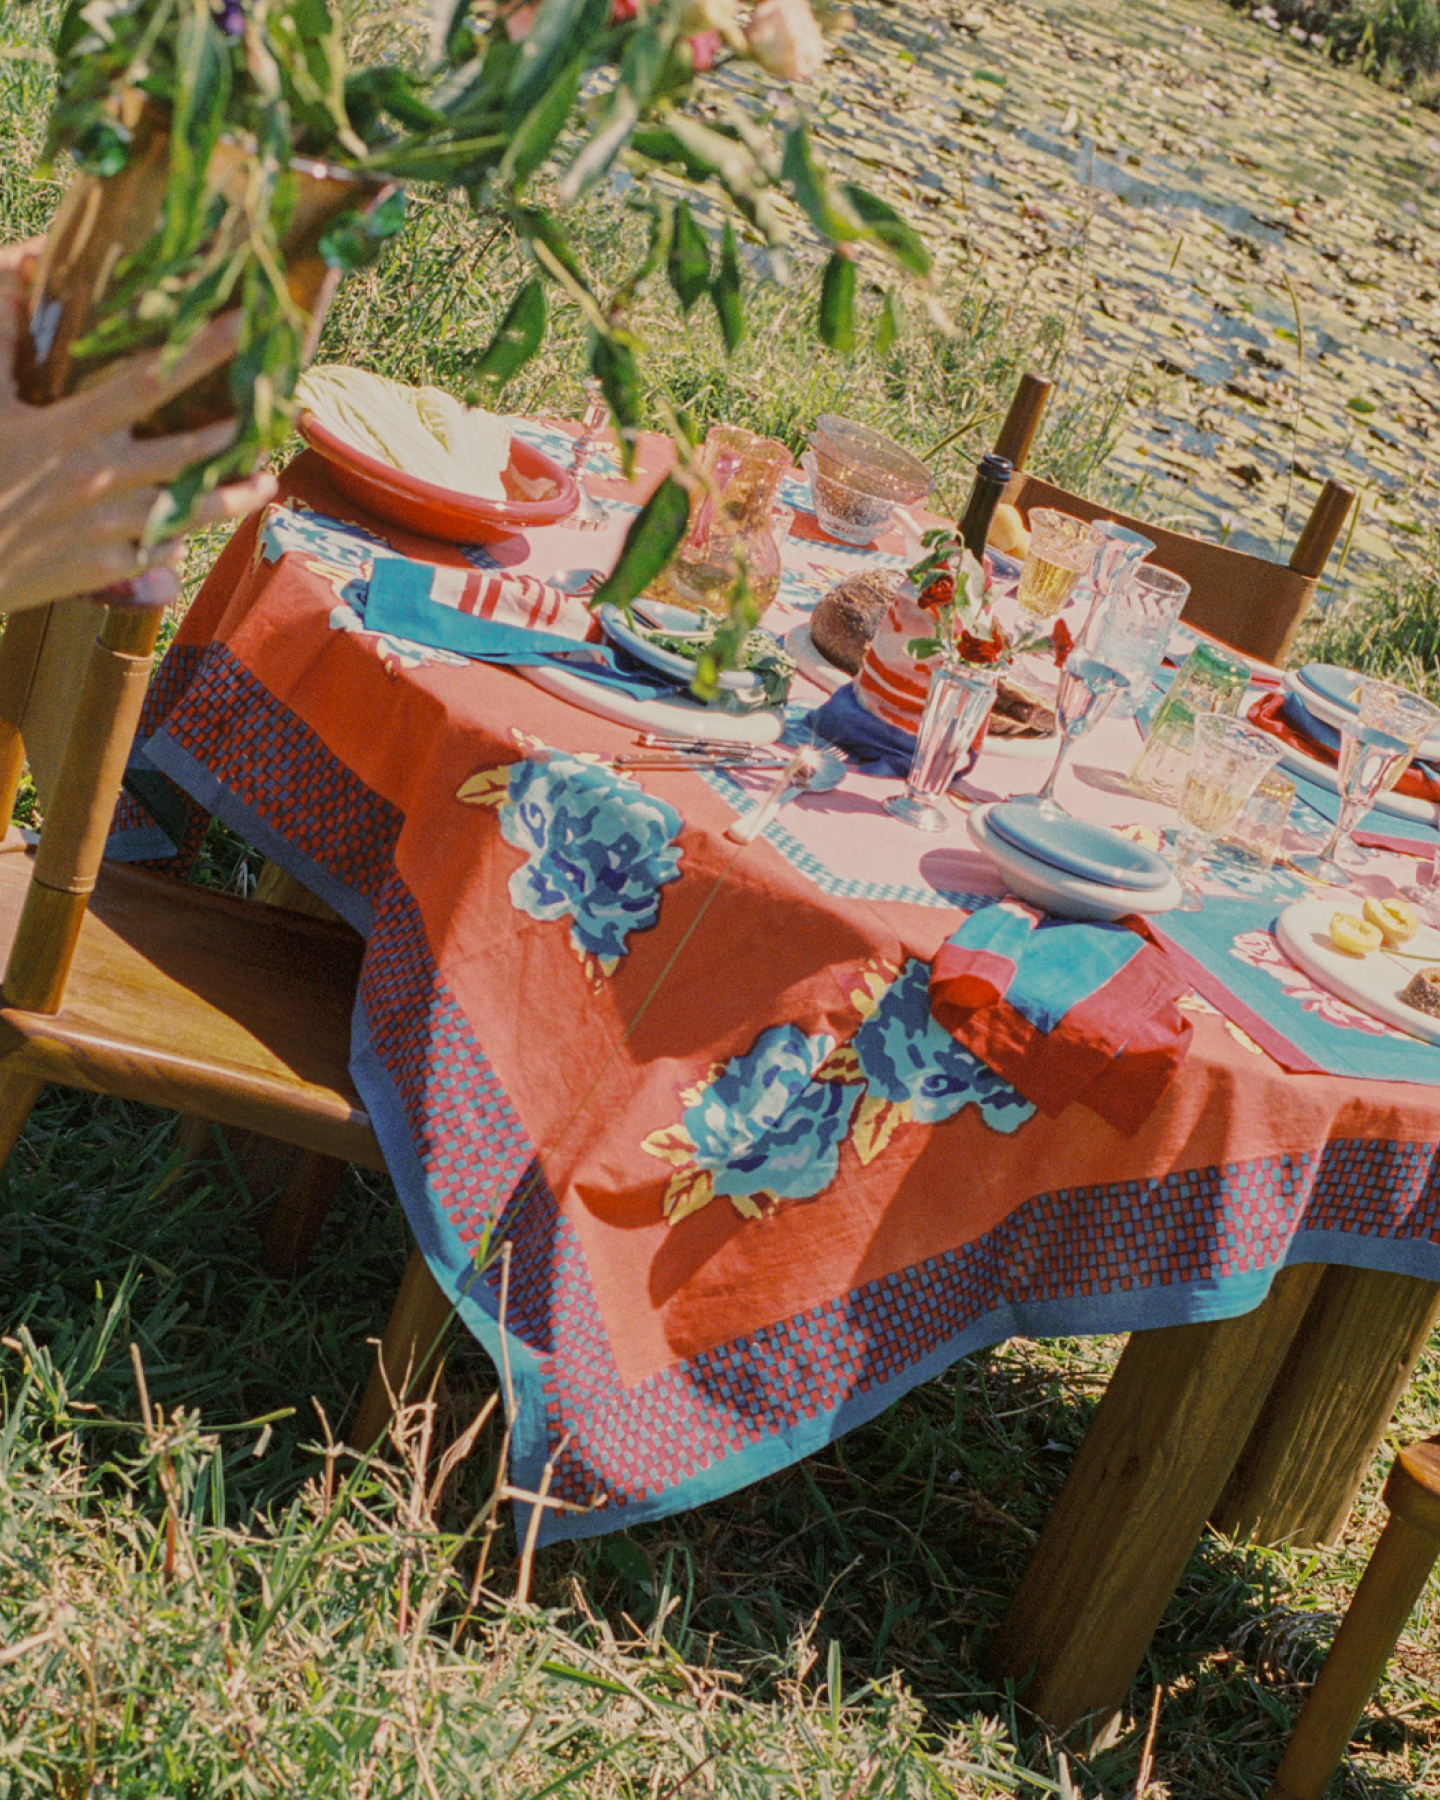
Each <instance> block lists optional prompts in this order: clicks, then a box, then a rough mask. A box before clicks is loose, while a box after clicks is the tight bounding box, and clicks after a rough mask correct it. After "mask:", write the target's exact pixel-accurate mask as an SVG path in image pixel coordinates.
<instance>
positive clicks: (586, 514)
mask: <svg viewBox="0 0 1440 1800" xmlns="http://www.w3.org/2000/svg"><path fill="white" fill-rule="evenodd" d="M609 416H610V413H609V408H608V407H607V406H606V404H605V394H604V390H603V389H602V387H601V385H600V383H599V382H598V381H597V380H596V379H595V377H594V376H593V375H587V376H586V377H585V410H584V412H583V413H581V415H580V435H579V436H578V437H577V438H576V440H575V455H574V459H573V460H572V462H571V464H570V473H571V474H572V475H573V476H574V477H575V485H576V487H577V488H578V489H579V490H580V500H579V504H578V505H577V506H576V508H575V510H574V512H573V513H572V514H571V515H570V517H569V519H568V520H567V521H566V522H567V523H568V524H569V525H570V526H572V527H573V528H574V529H575V530H578V531H599V530H600V528H601V527H602V526H604V525H607V524H608V523H609V518H608V516H607V514H606V512H605V508H604V507H603V506H601V504H600V502H599V501H598V500H597V499H596V498H595V496H594V495H593V494H592V493H591V492H590V490H589V489H588V488H587V487H586V485H585V465H586V463H587V462H589V460H590V457H591V453H592V452H593V451H594V449H595V446H596V444H597V443H598V442H599V439H600V433H601V432H602V431H603V430H604V428H605V421H606V419H607V418H608V417H609Z"/></svg>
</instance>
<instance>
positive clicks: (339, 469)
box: [298, 412, 580, 544]
mask: <svg viewBox="0 0 1440 1800" xmlns="http://www.w3.org/2000/svg"><path fill="white" fill-rule="evenodd" d="M298 429H299V432H300V435H301V437H302V438H304V440H305V442H306V443H307V444H308V445H309V446H310V448H311V449H312V450H314V451H316V452H317V453H318V454H319V455H321V456H323V457H324V458H325V463H326V467H327V470H328V473H329V475H330V479H331V480H332V481H333V482H334V483H335V485H336V487H337V488H339V490H340V492H341V493H342V494H344V495H346V497H347V498H349V499H351V500H354V501H355V502H356V503H357V504H358V505H360V506H363V507H364V508H365V510H366V511H367V512H370V513H374V515H375V517H376V518H377V519H384V520H385V521H386V522H387V523H388V524H391V525H401V526H403V527H404V528H405V529H406V530H407V531H416V532H419V533H420V535H421V536H422V537H433V538H442V539H443V540H444V541H445V542H446V543H448V544H489V543H493V542H494V541H495V539H497V538H503V537H513V536H514V535H515V533H516V532H520V531H529V530H530V529H531V528H532V527H533V526H536V525H555V524H558V523H559V521H560V520H561V519H568V518H569V516H570V514H571V513H573V512H574V510H575V508H576V505H577V504H578V503H579V499H580V495H579V491H578V490H577V488H576V486H575V481H574V478H573V476H571V474H570V473H569V471H568V470H566V469H562V468H561V467H560V465H559V463H557V462H552V461H551V460H550V458H549V457H548V456H546V455H544V454H543V452H541V451H539V450H535V449H532V448H531V446H530V445H529V444H527V443H525V442H524V441H523V440H522V439H520V438H518V437H517V438H512V439H511V440H510V468H511V469H513V470H515V472H516V473H517V474H520V475H523V476H524V477H525V478H526V480H528V481H536V480H548V481H551V482H553V483H554V485H555V492H554V494H553V495H552V496H551V497H550V498H549V499H546V500H522V499H518V498H517V499H513V500H482V499H480V498H479V497H478V496H477V495H475V494H457V493H455V492H454V491H453V490H452V489H450V488H443V487H436V486H435V484H434V483H433V482H430V481H421V480H419V479H418V478H417V477H416V476H414V475H407V474H405V472H404V471H403V470H402V469H396V468H393V467H392V466H391V465H390V464H389V463H385V462H381V461H380V459H379V457H377V456H367V455H366V454H365V452H364V451H363V450H357V449H356V448H355V447H354V445H353V444H349V443H347V442H346V440H345V439H344V438H342V437H337V436H336V434H335V433H334V432H333V431H331V430H330V429H329V427H328V426H325V425H322V424H321V423H320V421H319V420H318V419H317V418H316V417H315V416H314V414H313V413H308V412H304V413H301V415H300V422H299V426H298ZM506 476H507V484H508V476H509V470H507V471H506Z"/></svg>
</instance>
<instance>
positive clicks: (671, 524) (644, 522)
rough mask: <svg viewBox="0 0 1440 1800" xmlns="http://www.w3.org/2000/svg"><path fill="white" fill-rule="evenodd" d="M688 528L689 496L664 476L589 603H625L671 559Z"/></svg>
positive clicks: (605, 604)
mask: <svg viewBox="0 0 1440 1800" xmlns="http://www.w3.org/2000/svg"><path fill="white" fill-rule="evenodd" d="M689 529H690V496H689V495H688V494H687V493H686V492H685V490H684V488H683V487H681V485H680V483H679V482H678V481H677V480H676V479H675V477H674V476H673V475H667V476H666V477H665V479H664V480H663V481H662V482H661V483H660V485H659V487H658V488H656V490H655V492H654V493H653V494H652V495H651V496H650V498H649V499H648V500H647V501H646V502H645V504H644V506H643V507H642V508H641V509H640V511H639V513H638V514H637V515H636V517H635V518H634V520H633V521H632V523H631V526H630V529H629V530H628V531H627V532H626V533H625V542H624V544H623V546H622V547H621V550H620V560H619V561H618V562H617V563H616V564H615V567H614V568H613V569H612V570H611V571H610V573H609V574H608V575H607V576H606V577H605V579H604V581H602V582H601V584H600V586H599V587H598V588H597V589H596V591H595V595H594V598H593V599H592V600H591V602H590V605H591V608H592V609H596V608H599V607H601V606H607V605H609V606H628V605H629V604H630V602H631V601H632V600H634V599H635V598H636V596H637V595H639V594H643V593H644V592H645V589H646V588H647V587H649V585H650V583H651V582H652V581H653V580H654V579H655V577H656V576H657V575H658V574H659V573H660V571H661V570H662V569H663V568H664V567H665V565H666V564H667V563H668V562H669V561H670V558H671V557H672V556H673V555H674V554H675V552H676V551H677V550H678V549H679V547H680V542H681V539H682V538H683V537H684V536H685V533H686V532H687V531H688V530H689Z"/></svg>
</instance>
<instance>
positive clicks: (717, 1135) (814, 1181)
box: [680, 1025, 860, 1200]
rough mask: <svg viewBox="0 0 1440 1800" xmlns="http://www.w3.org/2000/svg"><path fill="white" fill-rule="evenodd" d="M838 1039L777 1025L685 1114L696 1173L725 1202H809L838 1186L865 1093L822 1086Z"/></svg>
mask: <svg viewBox="0 0 1440 1800" xmlns="http://www.w3.org/2000/svg"><path fill="white" fill-rule="evenodd" d="M834 1047H835V1040H834V1039H833V1038H831V1037H825V1036H823V1035H817V1036H813V1037H812V1036H809V1035H808V1034H807V1033H806V1032H804V1031H802V1030H801V1029H800V1027H799V1026H798V1025H772V1026H770V1027H769V1028H768V1029H767V1030H765V1031H762V1032H761V1034H760V1036H759V1037H758V1038H756V1040H755V1042H754V1043H753V1044H752V1045H751V1047H750V1048H749V1050H747V1051H746V1052H745V1054H744V1055H743V1056H735V1057H732V1058H731V1059H730V1061H729V1062H727V1063H726V1064H725V1065H724V1066H723V1067H722V1068H721V1069H720V1071H719V1073H718V1074H716V1075H715V1076H714V1077H713V1078H712V1079H711V1080H709V1081H708V1082H706V1083H705V1084H704V1085H703V1086H702V1087H701V1088H700V1090H699V1092H698V1094H696V1095H695V1097H694V1098H693V1099H692V1101H691V1103H690V1104H689V1105H688V1106H687V1107H686V1108H685V1111H684V1113H683V1114H682V1115H681V1121H680V1122H681V1126H682V1128H683V1129H684V1131H685V1132H686V1133H687V1134H688V1136H689V1139H690V1142H691V1144H692V1145H693V1146H694V1152H693V1158H692V1167H694V1168H696V1169H698V1170H702V1171H704V1172H706V1173H708V1174H709V1176H710V1177H711V1180H712V1182H713V1187H714V1192H715V1194H716V1195H717V1196H723V1197H725V1198H727V1199H736V1198H749V1197H752V1196H754V1195H757V1194H761V1193H766V1194H772V1195H774V1196H775V1198H776V1199H777V1200H803V1199H807V1198H808V1197H810V1196H811V1195H813V1194H818V1193H820V1192H821V1190H822V1189H824V1188H827V1187H828V1186H829V1185H830V1183H831V1182H832V1181H833V1180H834V1179H835V1176H836V1174H837V1172H838V1170H839V1167H840V1146H841V1144H842V1143H844V1141H845V1136H846V1133H847V1132H848V1130H849V1128H850V1117H851V1114H852V1113H853V1112H854V1110H855V1104H856V1101H857V1100H858V1099H859V1097H860V1090H859V1088H858V1087H854V1086H849V1085H846V1084H842V1083H839V1082H832V1081H817V1080H815V1078H814V1077H815V1071H816V1070H817V1069H818V1068H819V1067H820V1065H821V1064H822V1063H823V1062H824V1061H825V1060H826V1058H827V1057H828V1056H829V1054H830V1052H831V1051H832V1050H833V1049H834Z"/></svg>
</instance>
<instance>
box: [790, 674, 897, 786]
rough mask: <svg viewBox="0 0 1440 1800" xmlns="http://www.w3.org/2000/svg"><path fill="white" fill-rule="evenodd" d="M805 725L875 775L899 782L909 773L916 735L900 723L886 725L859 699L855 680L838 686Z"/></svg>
mask: <svg viewBox="0 0 1440 1800" xmlns="http://www.w3.org/2000/svg"><path fill="white" fill-rule="evenodd" d="M806 724H807V725H809V727H810V728H811V730H813V731H814V732H815V733H816V735H817V736H819V737H822V738H824V739H825V741H826V743H829V744H834V745H836V746H837V747H838V748H839V749H841V750H844V751H845V752H846V754H847V755H848V756H849V757H850V759H851V760H852V761H853V762H857V763H859V765H860V767H861V768H862V769H866V770H868V771H869V773H870V774H872V775H893V776H894V777H895V778H896V780H897V781H903V780H904V779H905V777H906V776H907V775H908V774H909V773H910V759H911V758H912V757H913V756H914V754H915V739H914V737H913V736H912V735H911V733H910V732H908V731H901V730H900V729H899V727H898V726H895V725H887V724H886V723H885V721H884V719H877V718H876V717H875V715H874V713H872V712H870V711H868V710H867V708H865V707H863V706H862V705H861V704H860V702H859V700H858V699H857V698H856V695H855V683H854V682H853V681H847V682H846V683H845V685H844V687H841V688H836V690H835V692H834V693H833V694H832V695H831V696H830V698H829V699H828V700H827V701H826V702H825V704H824V705H823V706H817V707H816V709H815V711H814V712H812V713H811V714H810V716H809V718H808V719H807V720H806Z"/></svg>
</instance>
